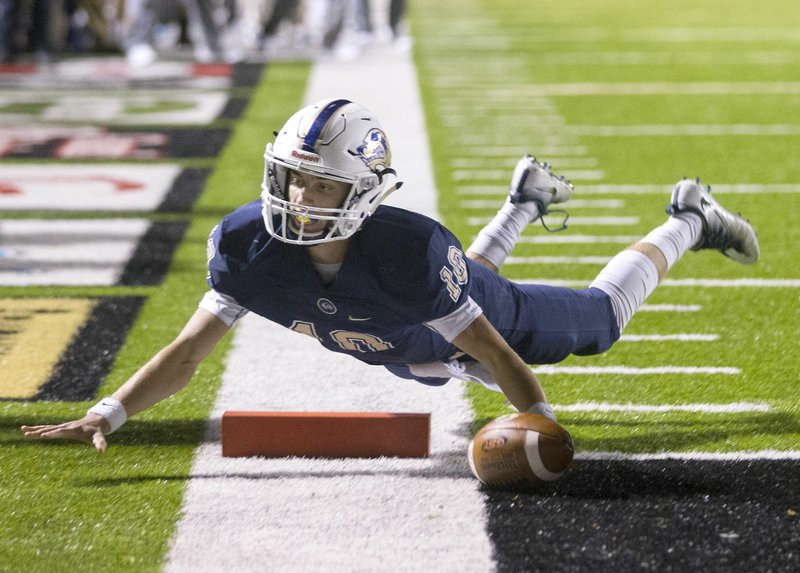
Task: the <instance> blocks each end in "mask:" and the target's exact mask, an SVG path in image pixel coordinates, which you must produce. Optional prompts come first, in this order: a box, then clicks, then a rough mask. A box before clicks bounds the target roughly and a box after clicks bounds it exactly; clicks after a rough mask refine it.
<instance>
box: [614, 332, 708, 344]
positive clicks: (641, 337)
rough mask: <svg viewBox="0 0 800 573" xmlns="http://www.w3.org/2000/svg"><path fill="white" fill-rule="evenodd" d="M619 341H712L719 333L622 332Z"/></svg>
mask: <svg viewBox="0 0 800 573" xmlns="http://www.w3.org/2000/svg"><path fill="white" fill-rule="evenodd" d="M619 339H620V341H621V342H714V341H715V340H719V334H690V333H680V334H623V335H622V336H620V337H619Z"/></svg>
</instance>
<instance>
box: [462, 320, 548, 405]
mask: <svg viewBox="0 0 800 573" xmlns="http://www.w3.org/2000/svg"><path fill="white" fill-rule="evenodd" d="M453 344H455V345H456V346H457V347H458V348H459V349H460V350H462V351H463V352H466V353H467V354H469V355H470V356H472V357H473V358H474V359H476V360H478V361H479V362H481V364H483V365H484V366H486V368H488V369H489V370H490V371H491V373H492V375H493V376H494V379H495V381H496V382H497V385H498V386H499V387H500V389H501V390H502V391H503V394H505V395H506V397H507V398H508V399H509V401H510V402H511V403H512V404H513V405H514V407H516V408H517V409H518V410H519V411H520V412H527V411H528V410H529V409H530V408H531V406H533V405H534V404H536V403H539V402H541V403H547V398H546V397H545V394H544V389H543V388H542V385H541V384H540V383H539V379H538V378H536V375H535V374H534V373H533V371H532V370H531V369H530V367H529V366H528V365H527V364H525V362H524V361H523V360H522V358H520V357H519V355H518V354H517V353H516V352H514V349H513V348H511V347H510V346H509V345H508V343H507V342H506V341H505V339H504V338H503V337H502V336H501V335H500V333H499V332H497V329H495V327H494V326H492V324H491V323H490V322H489V320H488V319H487V318H486V317H485V316H484V315H482V314H481V315H480V316H478V318H476V319H475V320H473V321H472V322H471V323H470V324H469V325H468V326H467V327H466V328H465V329H464V330H462V331H461V333H460V334H458V335H457V336H456V337H455V338H454V339H453Z"/></svg>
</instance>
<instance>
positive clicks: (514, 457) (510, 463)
mask: <svg viewBox="0 0 800 573" xmlns="http://www.w3.org/2000/svg"><path fill="white" fill-rule="evenodd" d="M574 453H575V448H574V446H573V444H572V437H571V436H570V435H569V432H567V431H566V430H565V429H564V428H562V427H561V426H560V425H558V424H557V423H556V422H554V421H553V420H551V419H549V418H546V417H545V416H539V415H538V414H511V415H508V416H503V417H501V418H497V419H496V420H492V421H491V422H489V423H488V424H486V425H485V426H484V427H482V428H481V429H480V430H478V433H477V434H475V437H474V438H473V439H472V442H471V443H470V445H469V451H468V453H467V455H468V458H469V465H470V468H471V469H472V473H473V474H475V477H476V478H478V479H479V480H481V481H482V482H483V483H485V484H486V485H488V486H492V487H498V488H510V489H528V488H534V487H536V486H538V485H541V484H542V483H543V482H547V481H553V480H556V479H558V478H559V477H561V475H562V474H563V473H564V472H565V471H566V470H567V468H568V467H569V465H570V463H571V462H572V456H573V454H574Z"/></svg>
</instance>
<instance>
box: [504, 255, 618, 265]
mask: <svg viewBox="0 0 800 573" xmlns="http://www.w3.org/2000/svg"><path fill="white" fill-rule="evenodd" d="M610 260H611V257H593V256H585V257H545V256H541V257H508V258H506V262H505V264H507V265H604V264H606V263H607V262H608V261H610Z"/></svg>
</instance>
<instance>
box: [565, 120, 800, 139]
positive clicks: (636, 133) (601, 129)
mask: <svg viewBox="0 0 800 573" xmlns="http://www.w3.org/2000/svg"><path fill="white" fill-rule="evenodd" d="M559 130H560V131H562V132H565V133H569V134H570V135H574V136H576V137H676V136H677V137H689V136H696V137H708V136H715V137H719V136H721V137H731V136H747V137H753V136H776V135H782V136H787V135H788V136H793V137H794V136H797V135H800V124H796V123H778V124H687V125H567V126H563V127H560V128H559Z"/></svg>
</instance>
